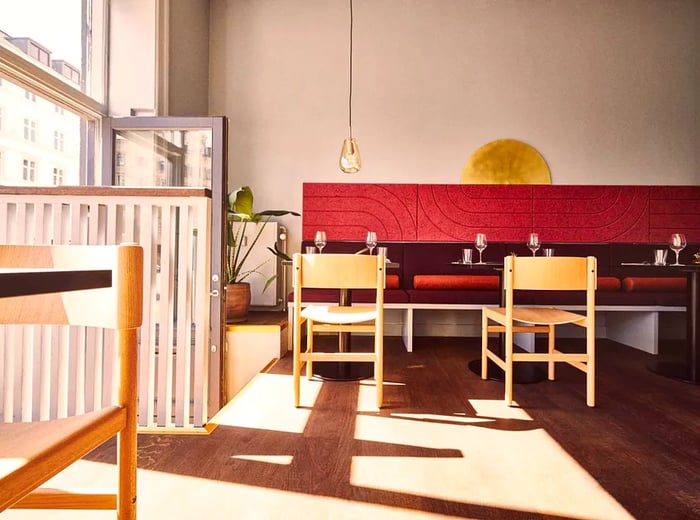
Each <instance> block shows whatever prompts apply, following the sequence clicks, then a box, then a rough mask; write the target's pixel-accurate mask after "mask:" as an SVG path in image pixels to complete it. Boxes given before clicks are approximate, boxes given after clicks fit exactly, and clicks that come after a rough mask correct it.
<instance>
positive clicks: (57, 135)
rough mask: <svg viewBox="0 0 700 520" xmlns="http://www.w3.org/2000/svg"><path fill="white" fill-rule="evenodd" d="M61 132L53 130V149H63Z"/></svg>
mask: <svg viewBox="0 0 700 520" xmlns="http://www.w3.org/2000/svg"><path fill="white" fill-rule="evenodd" d="M63 140H64V136H63V132H61V131H60V130H54V132H53V147H54V150H58V151H59V152H62V151H63Z"/></svg>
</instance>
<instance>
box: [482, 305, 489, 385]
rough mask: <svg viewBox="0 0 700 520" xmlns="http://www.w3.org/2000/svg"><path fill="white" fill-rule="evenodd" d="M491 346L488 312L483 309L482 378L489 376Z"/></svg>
mask: <svg viewBox="0 0 700 520" xmlns="http://www.w3.org/2000/svg"><path fill="white" fill-rule="evenodd" d="M488 348H489V319H488V318H487V317H486V313H485V312H484V311H483V310H482V311H481V379H487V378H488V362H489V358H488V356H487V355H486V351H487V350H488Z"/></svg>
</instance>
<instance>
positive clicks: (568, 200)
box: [533, 185, 649, 242]
mask: <svg viewBox="0 0 700 520" xmlns="http://www.w3.org/2000/svg"><path fill="white" fill-rule="evenodd" d="M533 222H534V224H533V230H534V231H537V232H538V233H539V234H540V240H542V241H545V242H647V241H648V239H649V238H648V237H649V186H541V185H540V186H534V187H533Z"/></svg>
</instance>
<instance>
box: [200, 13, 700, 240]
mask: <svg viewBox="0 0 700 520" xmlns="http://www.w3.org/2000/svg"><path fill="white" fill-rule="evenodd" d="M354 1H355V88H354V103H353V130H354V134H355V136H356V137H357V138H358V141H359V143H360V149H361V152H362V157H363V163H364V167H363V169H362V171H361V172H360V173H359V174H357V175H355V176H348V175H345V174H342V173H340V172H339V170H338V166H337V162H338V155H339V152H340V145H341V142H342V140H343V138H344V137H345V135H346V132H347V91H348V71H347V54H348V30H349V17H348V1H347V0H267V1H260V0H212V2H211V28H210V30H211V34H210V37H211V47H210V57H211V61H210V63H211V66H210V105H209V111H210V113H211V114H223V115H226V116H228V117H230V120H231V132H230V149H229V154H230V183H231V185H240V184H250V185H251V186H252V187H253V188H254V190H255V193H256V202H257V205H258V207H259V209H265V208H271V207H283V208H288V209H297V210H298V209H300V208H301V186H302V183H303V182H399V183H401V182H433V183H453V182H454V183H458V182H459V181H460V174H461V170H462V168H463V166H464V163H465V162H466V160H467V158H468V157H469V155H470V154H471V153H472V152H473V151H474V150H475V149H476V148H478V147H479V146H480V145H482V144H484V143H486V142H488V141H491V140H493V139H498V138H515V139H521V140H523V141H525V142H528V143H530V144H531V145H533V146H534V147H535V148H537V149H538V150H539V151H540V152H541V153H542V154H543V156H544V157H545V159H546V160H547V162H548V163H549V165H550V168H551V170H552V177H553V182H554V183H555V184H598V183H600V184H659V183H663V184H698V183H700V171H699V165H698V157H697V149H698V147H699V145H700V136H699V130H698V111H699V99H698V96H699V95H700V94H699V93H700V79H699V77H698V58H697V57H698V56H699V55H700V48H699V47H700V45H699V43H698V42H699V34H700V31H698V30H697V28H698V27H699V26H700V2H698V1H697V0H615V1H605V0H557V1H554V0H551V1H545V0H354ZM291 225H292V226H293V227H294V228H296V227H297V226H296V225H295V224H294V223H292V224H291ZM297 239H298V236H292V240H293V242H292V243H293V244H294V243H296V240H297Z"/></svg>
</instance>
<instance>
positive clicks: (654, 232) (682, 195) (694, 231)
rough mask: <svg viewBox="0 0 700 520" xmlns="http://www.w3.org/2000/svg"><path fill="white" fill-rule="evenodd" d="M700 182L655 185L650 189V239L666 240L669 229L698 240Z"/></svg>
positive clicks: (699, 239) (699, 234) (654, 240)
mask: <svg viewBox="0 0 700 520" xmlns="http://www.w3.org/2000/svg"><path fill="white" fill-rule="evenodd" d="M699 193H700V186H656V187H654V189H653V190H651V192H650V193H649V241H650V242H666V241H667V240H668V237H669V236H671V233H684V234H685V238H686V240H687V241H688V242H689V243H690V242H700V195H699Z"/></svg>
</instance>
